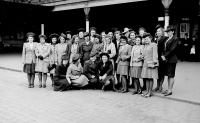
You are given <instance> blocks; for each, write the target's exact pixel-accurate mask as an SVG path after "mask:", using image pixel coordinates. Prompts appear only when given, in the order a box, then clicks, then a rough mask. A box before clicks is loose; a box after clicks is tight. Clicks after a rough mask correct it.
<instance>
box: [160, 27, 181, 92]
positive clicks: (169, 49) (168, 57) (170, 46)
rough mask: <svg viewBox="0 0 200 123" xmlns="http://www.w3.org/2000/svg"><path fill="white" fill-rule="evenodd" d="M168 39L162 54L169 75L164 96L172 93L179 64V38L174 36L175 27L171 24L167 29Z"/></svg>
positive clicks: (166, 74) (166, 73) (166, 72)
mask: <svg viewBox="0 0 200 123" xmlns="http://www.w3.org/2000/svg"><path fill="white" fill-rule="evenodd" d="M166 32H167V35H168V39H167V40H166V41H165V43H164V51H163V55H162V56H161V58H162V61H164V62H165V76H168V90H166V91H165V92H163V94H164V96H169V95H172V88H173V85H174V77H175V71H176V64H177V56H176V53H177V47H178V43H179V39H178V38H177V37H176V36H174V33H175V28H174V27H172V26H169V27H168V28H167V30H166Z"/></svg>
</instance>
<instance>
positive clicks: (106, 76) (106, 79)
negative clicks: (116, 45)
mask: <svg viewBox="0 0 200 123" xmlns="http://www.w3.org/2000/svg"><path fill="white" fill-rule="evenodd" d="M100 57H101V60H102V62H101V63H100V65H99V71H100V74H99V80H100V83H102V84H103V86H102V91H106V87H107V86H108V85H112V89H113V90H114V91H117V89H116V88H115V79H114V74H113V70H114V69H113V65H112V62H111V61H110V60H109V58H110V56H109V55H108V53H101V54H100Z"/></svg>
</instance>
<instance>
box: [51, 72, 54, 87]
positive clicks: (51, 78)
mask: <svg viewBox="0 0 200 123" xmlns="http://www.w3.org/2000/svg"><path fill="white" fill-rule="evenodd" d="M50 78H51V81H52V86H54V81H53V74H50Z"/></svg>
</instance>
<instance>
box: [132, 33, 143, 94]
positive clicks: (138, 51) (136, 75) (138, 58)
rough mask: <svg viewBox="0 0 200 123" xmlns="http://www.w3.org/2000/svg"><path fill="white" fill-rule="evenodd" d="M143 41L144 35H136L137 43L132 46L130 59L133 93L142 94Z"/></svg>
mask: <svg viewBox="0 0 200 123" xmlns="http://www.w3.org/2000/svg"><path fill="white" fill-rule="evenodd" d="M141 43H142V37H141V36H139V35H137V36H136V37H135V45H134V46H133V48H132V52H131V61H130V72H129V76H130V77H132V80H133V83H134V87H135V91H134V92H133V93H132V94H141V93H142V89H141V86H140V80H139V79H140V78H141V72H142V64H143V59H142V52H143V48H144V47H143V45H141Z"/></svg>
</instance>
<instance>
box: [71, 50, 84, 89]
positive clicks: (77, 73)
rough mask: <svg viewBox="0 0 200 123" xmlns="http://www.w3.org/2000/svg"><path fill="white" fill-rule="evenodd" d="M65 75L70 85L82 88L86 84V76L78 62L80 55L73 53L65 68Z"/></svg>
mask: <svg viewBox="0 0 200 123" xmlns="http://www.w3.org/2000/svg"><path fill="white" fill-rule="evenodd" d="M67 76H68V77H69V79H70V81H71V85H72V86H74V87H79V88H82V87H84V86H86V85H88V78H87V77H86V76H85V75H83V67H82V65H81V63H80V55H79V54H74V55H73V58H72V63H71V64H70V66H69V67H68V69H67Z"/></svg>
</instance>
